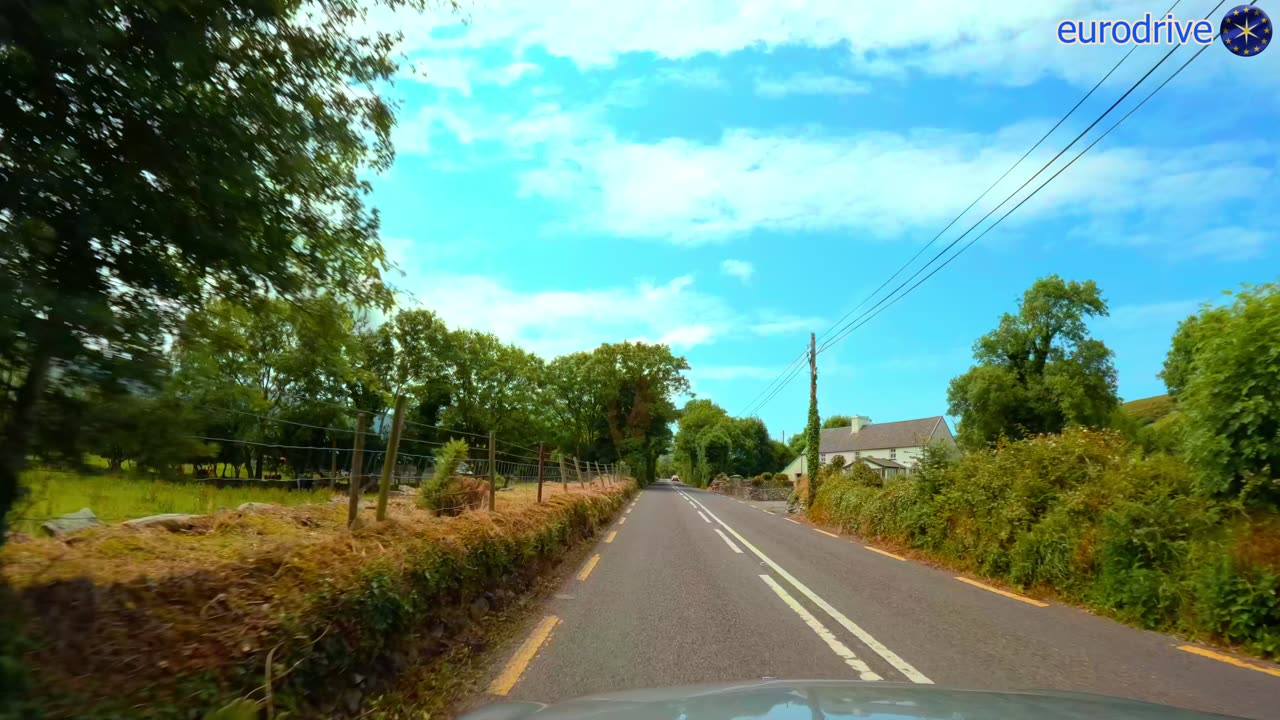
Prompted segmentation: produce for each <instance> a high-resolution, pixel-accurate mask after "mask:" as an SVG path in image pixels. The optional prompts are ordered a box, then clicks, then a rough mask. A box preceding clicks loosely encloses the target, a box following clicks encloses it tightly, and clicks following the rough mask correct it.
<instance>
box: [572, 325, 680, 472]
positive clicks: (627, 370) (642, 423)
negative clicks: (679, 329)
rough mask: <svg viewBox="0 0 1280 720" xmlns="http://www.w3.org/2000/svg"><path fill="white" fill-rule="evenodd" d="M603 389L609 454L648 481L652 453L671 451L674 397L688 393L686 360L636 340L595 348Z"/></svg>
mask: <svg viewBox="0 0 1280 720" xmlns="http://www.w3.org/2000/svg"><path fill="white" fill-rule="evenodd" d="M592 354H593V355H596V356H597V359H598V362H599V367H600V377H601V379H602V381H603V382H602V385H603V387H604V388H605V395H604V397H605V423H606V426H607V428H608V437H609V438H610V439H611V440H612V442H613V451H614V453H615V455H614V457H613V458H603V459H604V460H606V461H611V460H615V459H616V460H625V461H626V462H627V464H628V465H630V466H631V469H632V470H633V471H634V472H635V473H636V477H637V479H638V480H639V481H640V482H641V483H642V484H647V483H650V482H652V481H653V479H654V477H655V472H656V470H657V459H658V456H660V455H663V454H665V453H666V452H668V451H669V450H670V449H671V443H672V440H673V439H674V435H673V433H672V432H671V424H672V423H674V422H675V421H676V419H677V418H678V417H679V411H678V410H677V409H676V406H675V398H676V396H677V395H681V394H685V393H688V392H689V380H688V378H686V377H685V376H684V374H683V373H684V372H685V371H686V370H688V369H689V363H688V361H686V360H685V359H684V358H682V357H679V356H677V355H674V354H672V352H671V348H670V347H668V346H666V345H650V344H648V343H640V342H624V343H619V344H608V343H606V344H604V345H601V346H600V347H598V348H596V349H595V350H594V351H593V353H592Z"/></svg>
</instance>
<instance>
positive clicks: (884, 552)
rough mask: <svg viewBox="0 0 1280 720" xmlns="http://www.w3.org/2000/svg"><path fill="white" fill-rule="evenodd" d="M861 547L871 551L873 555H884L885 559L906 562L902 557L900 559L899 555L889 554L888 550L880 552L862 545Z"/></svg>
mask: <svg viewBox="0 0 1280 720" xmlns="http://www.w3.org/2000/svg"><path fill="white" fill-rule="evenodd" d="M862 547H864V548H866V549H868V550H870V551H871V552H873V553H880V554H881V555H884V556H885V557H891V558H893V559H894V560H901V561H903V562H906V561H907V559H906V558H904V557H902V556H901V555H894V554H893V553H891V552H889V551H888V550H881V549H880V548H873V547H871V546H870V545H863V546H862Z"/></svg>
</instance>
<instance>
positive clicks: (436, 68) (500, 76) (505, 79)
mask: <svg viewBox="0 0 1280 720" xmlns="http://www.w3.org/2000/svg"><path fill="white" fill-rule="evenodd" d="M541 71H542V68H541V67H540V66H538V65H535V64H533V63H528V62H513V63H507V64H505V65H496V66H482V65H481V64H480V63H479V62H478V61H477V60H476V59H474V58H472V57H467V56H464V55H433V56H429V57H420V58H418V59H416V60H414V61H413V62H411V63H409V64H407V65H405V66H403V67H401V68H400V71H399V72H398V73H397V74H396V76H397V77H399V78H401V79H404V80H412V81H414V82H420V83H425V84H427V85H434V86H436V87H439V88H444V89H446V90H454V91H456V92H458V93H461V94H462V95H466V96H470V95H471V90H472V87H473V86H474V85H498V86H501V87H506V86H508V85H513V84H515V83H517V82H519V81H520V79H521V78H523V77H525V76H526V75H536V74H538V73H540V72H541Z"/></svg>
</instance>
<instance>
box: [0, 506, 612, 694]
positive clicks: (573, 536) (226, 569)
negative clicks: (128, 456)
mask: <svg viewBox="0 0 1280 720" xmlns="http://www.w3.org/2000/svg"><path fill="white" fill-rule="evenodd" d="M632 492H633V486H631V485H630V484H628V485H623V486H618V488H616V489H614V490H611V491H600V492H584V493H581V494H576V493H575V494H568V495H556V496H553V497H551V498H550V499H549V500H547V501H546V502H544V503H542V504H538V505H529V506H525V507H521V508H518V509H516V510H512V511H502V512H473V513H466V514H463V515H461V516H459V517H455V518H439V517H435V516H434V514H433V513H431V512H429V511H426V510H419V509H416V507H415V504H414V503H412V502H407V503H404V504H402V505H400V506H398V507H396V508H395V509H394V512H393V514H392V516H391V518H390V519H389V520H388V521H387V522H384V523H378V524H374V525H371V526H369V527H366V528H363V529H359V530H356V531H347V530H345V529H344V528H345V513H346V509H345V505H344V504H341V503H335V504H330V505H318V506H305V507H301V508H277V509H273V510H266V511H259V512H256V513H222V514H219V515H215V516H211V517H206V518H202V519H200V520H199V521H198V522H197V524H196V526H195V528H194V529H193V530H191V531H190V533H174V534H171V533H168V532H165V531H163V530H155V531H129V530H126V529H123V528H107V529H103V530H98V531H88V532H87V533H86V534H85V535H84V536H82V537H81V539H80V540H79V541H78V542H77V543H76V544H75V545H74V546H71V547H70V548H69V547H68V546H66V545H64V544H62V543H60V542H56V541H36V542H27V543H18V544H13V545H10V546H8V547H6V548H5V550H4V557H3V560H4V571H5V574H6V575H7V577H8V579H9V580H10V582H11V583H12V585H13V586H14V587H15V588H16V589H17V593H18V598H19V600H20V603H21V606H22V611H23V615H24V618H25V622H24V626H23V630H24V634H25V635H26V637H27V638H28V640H29V643H28V646H29V648H30V649H29V650H28V652H27V653H26V657H25V658H24V659H25V661H26V664H27V665H28V666H29V668H30V675H31V683H30V687H31V699H32V701H33V702H34V703H35V704H36V705H37V706H38V707H39V708H40V709H41V710H42V711H44V712H46V713H47V714H48V715H49V716H50V717H77V718H115V717H145V718H192V717H201V716H202V714H203V713H205V712H208V711H212V710H216V709H218V708H222V707H225V706H227V705H228V704H229V703H231V702H232V701H234V700H236V699H237V698H245V699H247V700H248V701H250V702H253V703H257V704H258V706H263V705H265V704H266V703H267V702H270V703H271V705H272V707H273V709H274V711H275V712H276V713H277V717H280V716H281V715H280V713H281V712H282V711H285V710H288V711H291V713H292V714H291V716H292V717H320V716H324V717H328V716H334V715H338V716H342V715H346V714H358V713H357V712H356V710H357V709H358V708H360V706H361V705H362V704H363V703H364V702H365V701H367V700H368V699H369V698H372V697H374V696H375V695H376V694H377V693H378V692H380V690H381V688H382V686H383V684H384V683H386V682H391V681H392V680H393V679H394V678H395V677H396V676H397V675H398V673H399V672H400V671H402V670H406V669H408V668H411V667H415V666H418V665H420V664H421V663H422V662H423V661H426V660H429V659H430V658H433V657H435V656H438V655H439V654H440V653H441V652H443V651H445V650H447V649H448V648H449V645H450V639H451V638H452V637H454V636H456V635H457V634H458V633H459V632H460V631H462V630H464V629H466V628H469V627H473V626H474V623H476V622H477V621H478V620H479V619H481V618H482V617H483V615H484V614H485V613H486V612H488V611H489V610H490V609H491V608H492V607H494V606H496V605H500V604H501V603H502V602H503V599H504V598H510V597H513V596H514V591H517V590H520V589H521V588H522V587H523V586H524V585H525V584H527V583H528V582H530V581H532V580H533V579H534V578H535V577H536V576H537V575H538V573H539V572H541V571H543V570H544V569H545V568H546V567H547V566H548V564H549V563H552V562H554V561H555V560H556V559H558V558H559V556H560V555H561V553H562V552H563V551H564V549H565V548H566V547H567V546H568V545H570V544H572V543H574V542H575V541H576V540H577V539H579V538H581V537H585V536H588V535H591V534H593V533H594V532H595V530H596V529H597V528H598V527H600V526H601V525H603V524H605V523H607V522H608V521H609V520H610V519H611V518H612V516H613V514H614V513H615V512H616V511H617V509H618V508H619V507H620V506H621V504H622V503H623V502H624V500H625V499H626V497H628V496H629V495H630V494H631V493H632Z"/></svg>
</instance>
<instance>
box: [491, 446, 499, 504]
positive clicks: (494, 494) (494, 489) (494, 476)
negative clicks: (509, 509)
mask: <svg viewBox="0 0 1280 720" xmlns="http://www.w3.org/2000/svg"><path fill="white" fill-rule="evenodd" d="M497 465H498V440H497V438H496V437H494V432H493V431H492V430H490V431H489V510H490V511H493V510H497V509H498V506H497V505H496V503H497V500H498V470H497Z"/></svg>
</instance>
